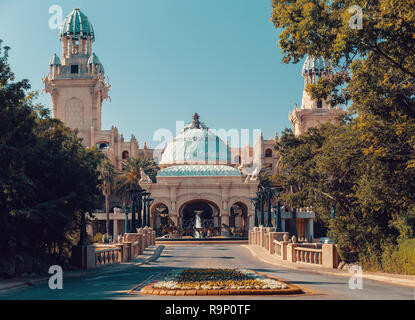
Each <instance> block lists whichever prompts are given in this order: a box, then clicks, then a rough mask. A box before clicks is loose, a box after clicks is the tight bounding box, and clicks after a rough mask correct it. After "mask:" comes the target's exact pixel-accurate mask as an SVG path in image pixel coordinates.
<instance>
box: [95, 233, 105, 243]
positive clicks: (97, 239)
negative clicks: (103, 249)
mask: <svg viewBox="0 0 415 320" xmlns="http://www.w3.org/2000/svg"><path fill="white" fill-rule="evenodd" d="M94 243H103V241H102V233H100V232H98V233H97V234H95V236H94Z"/></svg>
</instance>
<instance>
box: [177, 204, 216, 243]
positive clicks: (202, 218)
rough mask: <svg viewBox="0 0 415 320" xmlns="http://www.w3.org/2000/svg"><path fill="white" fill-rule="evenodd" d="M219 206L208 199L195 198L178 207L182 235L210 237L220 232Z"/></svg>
mask: <svg viewBox="0 0 415 320" xmlns="http://www.w3.org/2000/svg"><path fill="white" fill-rule="evenodd" d="M219 213H220V209H219V206H218V205H217V204H216V203H214V202H212V201H209V200H204V199H195V200H189V201H187V202H185V203H183V204H182V205H181V206H180V208H179V226H180V228H181V229H182V235H183V236H188V237H197V238H204V237H211V236H214V235H219V233H220V215H219Z"/></svg>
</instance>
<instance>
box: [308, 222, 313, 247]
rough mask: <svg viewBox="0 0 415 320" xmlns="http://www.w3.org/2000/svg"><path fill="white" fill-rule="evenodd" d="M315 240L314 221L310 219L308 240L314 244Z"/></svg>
mask: <svg viewBox="0 0 415 320" xmlns="http://www.w3.org/2000/svg"><path fill="white" fill-rule="evenodd" d="M313 239H314V219H312V218H311V219H308V240H310V241H311V242H313Z"/></svg>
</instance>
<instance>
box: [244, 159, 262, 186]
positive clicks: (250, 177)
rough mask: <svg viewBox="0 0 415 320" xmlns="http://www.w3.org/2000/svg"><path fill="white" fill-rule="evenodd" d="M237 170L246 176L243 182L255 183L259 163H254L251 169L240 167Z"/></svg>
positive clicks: (259, 167)
mask: <svg viewBox="0 0 415 320" xmlns="http://www.w3.org/2000/svg"><path fill="white" fill-rule="evenodd" d="M238 169H239V170H240V171H241V173H242V175H245V176H247V177H246V180H245V182H248V181H257V180H258V175H259V172H260V171H261V163H259V162H255V163H254V164H253V165H252V167H244V166H243V165H241V166H239V167H238Z"/></svg>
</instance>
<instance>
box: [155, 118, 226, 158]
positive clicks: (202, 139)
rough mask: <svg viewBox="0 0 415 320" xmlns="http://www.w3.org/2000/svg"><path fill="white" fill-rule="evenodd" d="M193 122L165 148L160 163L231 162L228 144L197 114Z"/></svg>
mask: <svg viewBox="0 0 415 320" xmlns="http://www.w3.org/2000/svg"><path fill="white" fill-rule="evenodd" d="M193 117H194V120H193V122H191V123H190V124H188V125H187V126H185V127H184V129H183V130H182V131H181V132H180V134H178V135H177V136H176V137H175V138H174V139H173V141H171V142H170V143H169V144H168V145H167V147H166V149H165V150H164V152H163V154H162V157H161V161H160V164H167V165H175V164H214V163H216V162H218V163H216V164H227V163H230V150H229V148H228V146H227V145H226V144H225V143H224V142H223V140H222V139H220V138H219V137H218V136H217V135H215V134H214V133H213V132H211V131H210V130H209V129H208V127H207V126H206V125H205V124H203V123H202V122H199V116H198V115H197V114H195V115H194V116H193Z"/></svg>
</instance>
